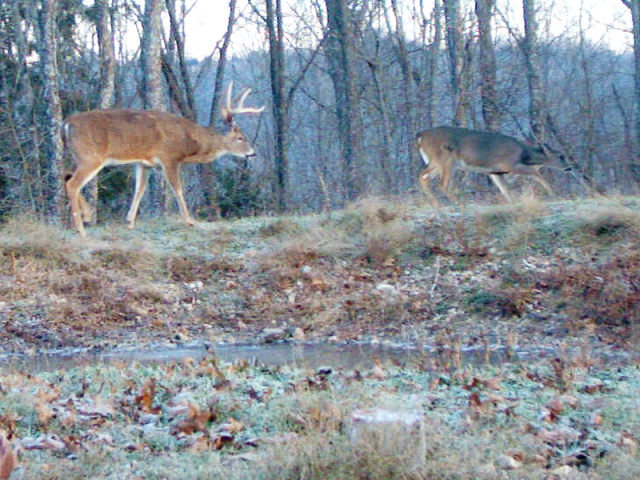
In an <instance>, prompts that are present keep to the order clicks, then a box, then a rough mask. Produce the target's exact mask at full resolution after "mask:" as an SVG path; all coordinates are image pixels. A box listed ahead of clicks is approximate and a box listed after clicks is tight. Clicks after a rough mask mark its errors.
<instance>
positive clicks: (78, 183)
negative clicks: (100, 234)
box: [63, 84, 264, 237]
mask: <svg viewBox="0 0 640 480" xmlns="http://www.w3.org/2000/svg"><path fill="white" fill-rule="evenodd" d="M232 85H233V84H229V87H228V88H227V93H226V103H225V105H224V106H223V107H222V119H223V120H224V121H225V123H227V124H228V125H230V127H231V129H230V131H229V132H228V133H227V134H226V135H222V134H220V133H217V132H215V131H213V130H210V129H208V128H205V127H203V126H201V125H198V124H197V123H195V122H193V121H191V120H188V119H186V118H184V117H180V116H178V115H173V114H170V113H166V112H158V111H150V110H131V109H109V110H91V111H88V112H84V113H77V114H75V115H71V116H70V117H69V118H68V119H67V121H66V122H65V124H64V130H63V131H64V135H65V140H66V144H67V146H68V148H69V150H70V152H71V155H72V157H73V159H74V161H75V164H76V167H75V170H74V172H73V174H71V175H69V176H68V177H67V179H66V191H67V196H68V197H69V204H70V207H71V216H72V218H73V223H74V225H75V228H76V230H77V231H78V233H79V234H80V235H81V236H83V237H84V236H86V232H85V229H84V222H88V221H90V220H91V217H92V215H93V212H92V210H91V208H90V207H89V204H88V203H87V202H86V200H85V199H84V197H83V195H82V193H81V189H82V187H84V186H85V185H86V184H87V183H88V182H89V181H90V180H91V179H92V178H94V177H95V176H96V175H97V174H98V172H99V171H100V170H102V169H103V168H104V167H107V166H110V165H126V164H135V167H136V170H135V173H136V180H135V182H136V183H135V193H134V195H133V201H132V203H131V208H130V209H129V213H128V214H127V221H128V222H129V228H133V227H134V226H135V221H136V216H137V213H138V207H139V205H140V199H141V197H142V195H143V194H144V191H145V189H146V185H147V170H148V169H149V168H154V167H161V168H162V170H163V171H164V174H165V176H166V178H167V180H168V181H169V184H170V185H171V188H172V189H173V193H174V194H175V197H176V200H177V201H178V205H179V206H180V213H181V214H182V217H183V218H184V221H185V222H186V223H187V224H188V225H194V223H195V222H194V220H193V218H192V217H191V215H190V214H189V210H188V209H187V204H186V202H185V201H184V196H183V194H182V181H181V179H180V166H181V165H183V164H186V163H209V162H212V161H214V160H215V159H217V158H219V157H221V156H222V155H225V154H227V153H229V154H231V155H235V156H237V157H250V156H253V155H254V154H255V153H254V150H253V147H252V146H251V143H250V142H249V140H247V137H246V136H245V134H244V133H243V132H242V130H240V128H239V127H238V126H237V125H236V124H235V121H234V115H236V114H240V113H260V112H262V111H263V110H264V106H263V107H260V108H251V107H245V106H244V101H245V99H246V98H247V95H249V92H250V91H251V89H247V90H245V91H244V92H243V94H242V95H241V96H240V99H239V100H238V102H237V105H236V106H235V107H232V105H231V103H232V102H231V90H232Z"/></svg>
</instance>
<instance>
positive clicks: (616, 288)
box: [539, 246, 640, 326]
mask: <svg viewBox="0 0 640 480" xmlns="http://www.w3.org/2000/svg"><path fill="white" fill-rule="evenodd" d="M539 281H540V283H543V284H545V285H547V286H548V287H550V288H552V289H554V290H556V291H557V292H558V296H557V299H556V304H557V306H558V308H564V309H565V310H566V312H567V314H568V316H569V317H575V318H578V319H594V320H595V322H596V324H600V325H610V326H620V325H640V309H638V305H639V304H640V251H638V250H637V248H635V247H633V246H630V247H628V248H622V249H619V250H617V251H616V254H615V256H612V257H610V258H606V259H604V260H602V261H600V260H598V258H597V257H592V258H587V259H585V260H584V261H583V262H581V263H578V264H571V265H567V264H566V263H561V264H560V265H559V268H556V269H554V270H552V271H549V272H547V273H546V274H544V275H543V276H542V277H541V278H540V279H539Z"/></svg>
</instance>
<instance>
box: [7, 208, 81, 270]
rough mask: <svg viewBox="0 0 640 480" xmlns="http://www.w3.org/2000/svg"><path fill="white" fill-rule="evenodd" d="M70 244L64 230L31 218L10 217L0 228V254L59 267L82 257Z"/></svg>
mask: <svg viewBox="0 0 640 480" xmlns="http://www.w3.org/2000/svg"><path fill="white" fill-rule="evenodd" d="M69 247H70V245H69V243H68V242H67V241H66V240H65V238H64V234H63V232H62V230H61V229H59V228H57V227H55V226H52V225H45V224H44V223H42V222H38V221H36V220H34V219H32V218H30V217H24V216H23V217H11V218H9V219H8V220H7V222H6V223H5V224H4V225H3V226H2V227H1V228H0V253H1V254H3V255H4V256H9V257H13V258H14V259H20V258H33V259H34V260H37V261H38V262H43V263H47V264H49V265H50V266H53V267H57V266H59V265H61V264H65V263H68V262H76V261H78V260H79V258H78V256H77V255H76V254H77V251H76V250H75V249H74V248H69Z"/></svg>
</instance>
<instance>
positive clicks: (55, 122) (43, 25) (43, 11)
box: [37, 0, 63, 223]
mask: <svg viewBox="0 0 640 480" xmlns="http://www.w3.org/2000/svg"><path fill="white" fill-rule="evenodd" d="M57 8H58V2H57V0H41V4H40V12H39V24H40V25H39V26H40V28H39V34H40V35H39V37H38V44H37V49H38V54H39V56H40V63H41V68H42V78H43V93H42V100H43V110H42V116H41V118H40V124H41V126H42V134H43V139H44V141H43V144H42V155H43V157H44V165H43V168H44V169H45V177H44V180H45V187H44V203H45V208H44V213H45V215H46V218H47V220H49V221H52V222H56V223H57V222H58V220H59V219H60V214H61V210H62V205H61V203H60V202H61V195H60V172H61V171H62V168H61V166H62V155H63V145H62V137H61V135H60V125H61V124H62V108H61V107H60V94H59V91H58V64H57V43H56V39H57V30H56V15H57Z"/></svg>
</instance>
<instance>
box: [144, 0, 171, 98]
mask: <svg viewBox="0 0 640 480" xmlns="http://www.w3.org/2000/svg"><path fill="white" fill-rule="evenodd" d="M161 11H162V4H161V3H160V0H146V1H145V11H144V21H143V26H142V28H143V32H142V45H141V48H140V63H141V67H142V88H141V94H142V104H143V106H144V108H148V109H151V110H165V107H164V101H163V94H162V57H161V39H162V31H161V25H160V13H161Z"/></svg>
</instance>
